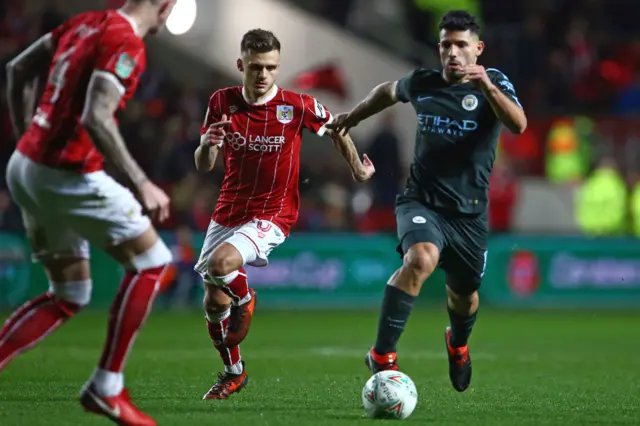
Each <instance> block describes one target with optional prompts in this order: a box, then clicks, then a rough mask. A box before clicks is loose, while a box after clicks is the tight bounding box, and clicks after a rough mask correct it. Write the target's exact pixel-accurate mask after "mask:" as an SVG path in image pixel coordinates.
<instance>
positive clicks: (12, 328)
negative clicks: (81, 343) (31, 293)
mask: <svg viewBox="0 0 640 426" xmlns="http://www.w3.org/2000/svg"><path fill="white" fill-rule="evenodd" d="M81 308H82V307H81V306H79V305H76V304H74V303H71V302H68V301H66V300H62V299H60V298H58V297H56V296H55V295H53V294H52V293H49V292H47V293H44V294H42V295H40V296H38V297H36V298H35V299H32V300H30V301H28V302H27V303H25V304H24V305H22V306H21V307H20V308H19V309H18V310H17V311H15V312H14V313H13V315H11V316H10V317H9V319H7V321H6V322H5V324H4V327H3V328H2V330H0V371H2V369H3V368H4V367H6V366H7V364H9V362H10V361H11V360H12V359H13V358H15V357H16V356H18V355H20V354H21V353H23V352H24V351H27V350H29V349H31V348H32V347H34V346H35V345H36V344H38V343H39V342H40V341H41V340H43V339H44V338H45V337H47V336H48V335H49V334H51V333H53V332H54V331H55V330H56V329H57V328H58V327H59V326H61V325H62V324H63V323H64V322H65V321H66V320H68V319H69V318H71V317H72V316H74V315H75V314H76V313H77V312H78V311H79V310H80V309H81Z"/></svg>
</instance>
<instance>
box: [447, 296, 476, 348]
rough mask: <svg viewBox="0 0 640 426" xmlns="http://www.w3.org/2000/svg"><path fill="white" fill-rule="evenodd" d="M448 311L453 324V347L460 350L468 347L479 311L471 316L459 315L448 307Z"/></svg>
mask: <svg viewBox="0 0 640 426" xmlns="http://www.w3.org/2000/svg"><path fill="white" fill-rule="evenodd" d="M447 311H448V312H449V321H450V323H451V324H450V325H451V346H453V347H454V348H459V347H461V346H464V345H466V344H467V342H468V341H469V336H470V335H471V330H473V324H475V322H476V315H477V314H478V311H475V312H474V313H473V314H471V315H469V316H466V315H459V314H458V313H456V312H455V311H454V310H453V309H451V308H450V307H449V306H447Z"/></svg>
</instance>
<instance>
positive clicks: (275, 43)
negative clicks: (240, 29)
mask: <svg viewBox="0 0 640 426" xmlns="http://www.w3.org/2000/svg"><path fill="white" fill-rule="evenodd" d="M249 50H250V51H252V52H255V53H267V52H271V51H272V50H277V51H278V52H279V51H280V40H278V37H276V36H275V35H274V34H273V33H272V32H271V31H267V30H262V29H260V28H258V29H255V30H251V31H249V32H247V33H246V34H245V35H244V36H242V42H240V51H241V52H242V53H245V52H248V51H249Z"/></svg>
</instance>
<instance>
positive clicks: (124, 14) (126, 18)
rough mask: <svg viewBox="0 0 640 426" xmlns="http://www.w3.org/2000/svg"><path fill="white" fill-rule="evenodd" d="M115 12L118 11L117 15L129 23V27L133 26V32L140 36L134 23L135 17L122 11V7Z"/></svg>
mask: <svg viewBox="0 0 640 426" xmlns="http://www.w3.org/2000/svg"><path fill="white" fill-rule="evenodd" d="M117 12H118V15H120V16H122V17H123V18H124V19H125V20H126V21H127V22H128V23H129V24H130V25H131V28H133V32H134V33H136V35H137V36H138V37H140V32H139V31H138V24H137V23H136V21H135V19H133V18H132V17H131V16H129V15H127V14H126V13H124V12H123V11H122V9H118V10H117Z"/></svg>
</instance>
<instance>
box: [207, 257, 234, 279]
mask: <svg viewBox="0 0 640 426" xmlns="http://www.w3.org/2000/svg"><path fill="white" fill-rule="evenodd" d="M234 270H235V269H234V262H233V261H232V260H231V259H230V258H229V257H228V256H224V255H216V253H215V252H214V253H212V254H211V256H209V259H208V261H207V272H208V273H209V276H210V277H212V278H213V277H224V276H226V275H229V274H230V273H232V272H233V271H234Z"/></svg>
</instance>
